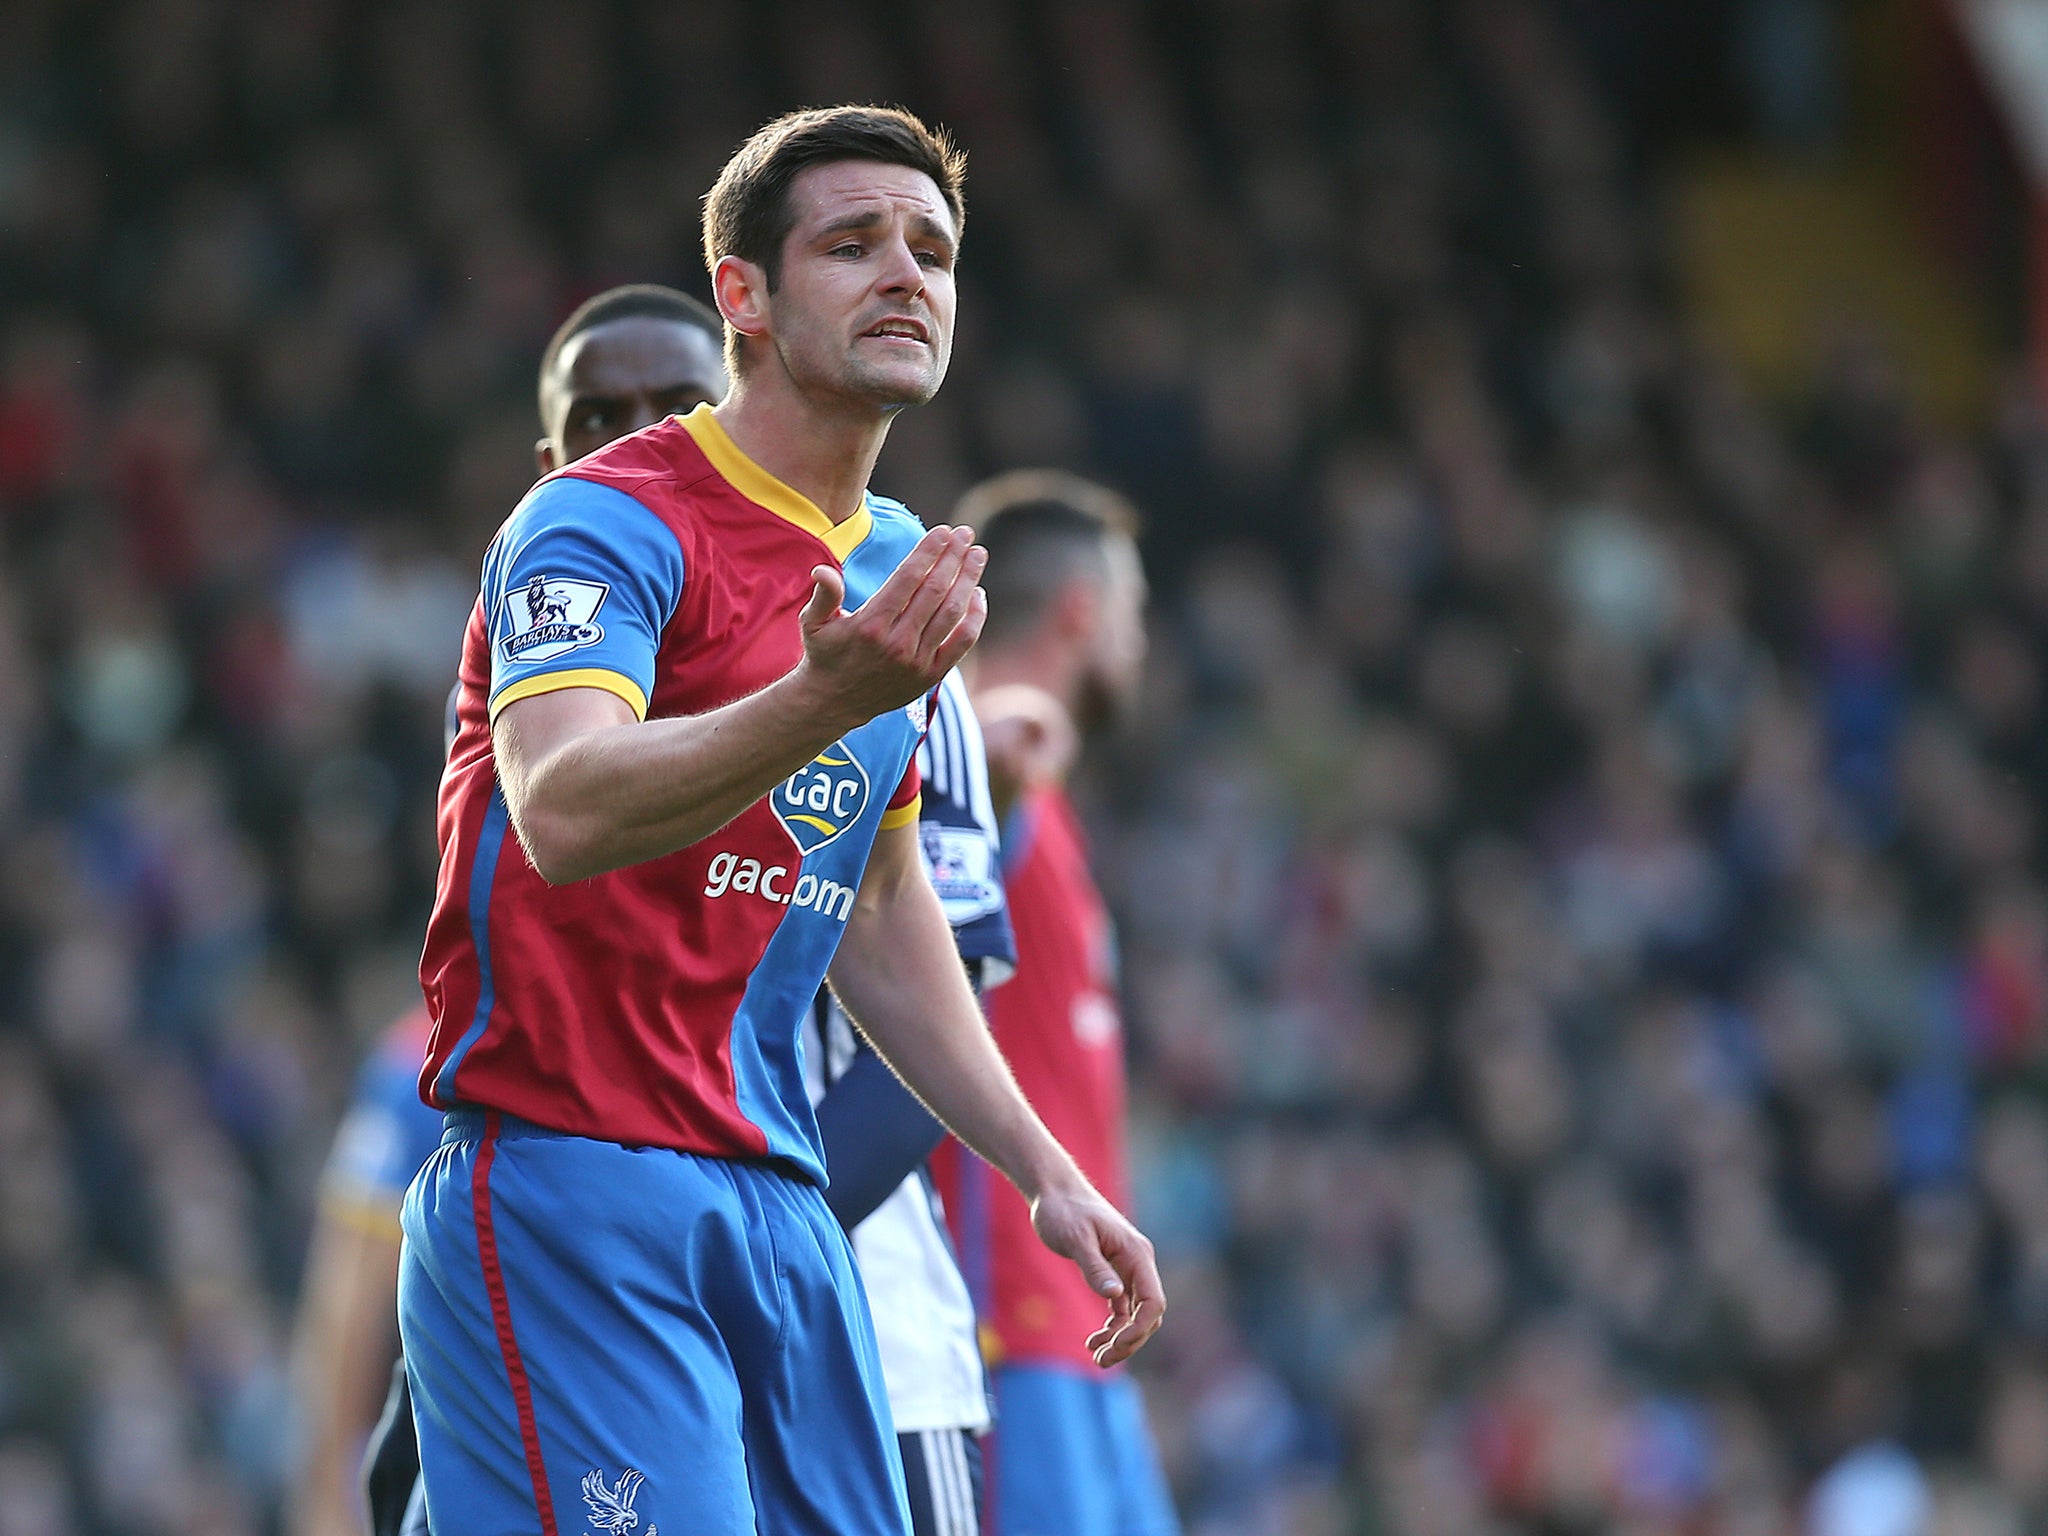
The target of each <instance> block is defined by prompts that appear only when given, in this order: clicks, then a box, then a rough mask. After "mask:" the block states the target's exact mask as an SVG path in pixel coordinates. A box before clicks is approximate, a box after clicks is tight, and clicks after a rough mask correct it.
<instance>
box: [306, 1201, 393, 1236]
mask: <svg viewBox="0 0 2048 1536" xmlns="http://www.w3.org/2000/svg"><path fill="white" fill-rule="evenodd" d="M320 1214H321V1215H322V1216H324V1217H326V1218H327V1219H328V1220H329V1221H331V1222H333V1223H334V1224H335V1225H336V1226H342V1227H348V1228H350V1229H351V1230H353V1231H357V1232H367V1233H368V1234H369V1235H370V1236H372V1237H387V1238H389V1239H390V1240H391V1241H392V1242H394V1243H396V1242H399V1241H400V1240H402V1239H403V1238H404V1236H405V1231H404V1228H403V1227H401V1226H400V1225H399V1221H398V1207H397V1206H395V1205H381V1204H379V1203H377V1202H375V1201H372V1200H366V1199H363V1198H361V1197H359V1196H351V1195H343V1194H334V1193H330V1194H327V1195H324V1196H322V1197H321V1200H320Z"/></svg>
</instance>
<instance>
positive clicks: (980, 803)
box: [804, 672, 1017, 1536]
mask: <svg viewBox="0 0 2048 1536" xmlns="http://www.w3.org/2000/svg"><path fill="white" fill-rule="evenodd" d="M918 769H919V772H920V773H921V775H922V776H923V780H924V799H923V802H922V805H921V807H920V810H919V821H918V826H919V832H920V840H921V842H922V844H923V848H924V856H925V863H926V865H927V867H928V868H929V869H930V871H931V875H932V884H933V885H934V887H936V889H937V890H938V893H939V899H940V901H941V902H942V903H943V904H944V906H945V909H946V916H947V918H948V920H949V921H950V922H951V923H952V925H953V936H954V938H955V940H956V941H957V942H958V944H959V946H960V956H961V959H962V960H964V961H965V962H966V965H967V969H968V974H969V975H970V977H972V978H973V980H974V983H975V987H976V989H977V990H980V989H982V988H986V987H992V986H995V985H997V984H998V983H1000V982H1001V981H1002V980H1003V979H1004V978H1006V977H1007V976H1008V975H1009V974H1010V972H1011V971H1012V970H1013V969H1014V968H1015V965H1016V958H1017V952H1016V944H1015V941H1014V940H1013V939H1012V937H1011V934H1010V919H1009V912H1008V908H1007V907H1006V905H1005V903H1004V900H1003V884H1002V873H1001V863H1000V860H999V858H998V856H997V855H998V846H997V832H996V818H995V808H994V806H993V805H992V804H991V803H990V799H989V789H988V761H987V758H986V756H985V754H984V752H983V749H982V740H981V726H980V725H979V724H978V723H977V721H976V720H975V717H974V709H973V706H972V705H971V704H970V703H969V702H968V698H967V689H966V686H965V685H964V684H963V683H962V682H961V680H960V674H959V673H958V672H954V673H950V674H948V675H947V677H946V679H945V681H944V682H942V683H941V684H940V686H939V688H938V691H937V694H936V698H935V701H934V706H933V709H932V716H931V727H930V731H929V734H928V735H927V736H926V738H925V742H924V745H923V746H922V747H920V748H919V749H918ZM804 1069H805V1071H806V1073H807V1074H808V1076H809V1079H810V1092H811V1101H812V1103H813V1104H815V1105H816V1106H817V1110H818V1129H819V1131H820V1132H821V1133H822V1135H823V1137H824V1142H825V1157H826V1166H827V1169H828V1171H829V1172H830V1175H831V1179H832V1184H831V1188H830V1190H829V1191H828V1192H827V1195H826V1200H827V1203H829V1204H830V1205H831V1207H832V1210H833V1212H834V1214H835V1215H837V1216H838V1217H839V1219H840V1221H841V1222H842V1223H843V1224H844V1225H845V1226H846V1227H847V1229H848V1230H849V1231H850V1232H851V1233H852V1234H853V1248H854V1253H855V1256H856V1257H857V1258H858V1259H859V1261H860V1270H861V1278H862V1281H863V1282H864V1283H865V1285H866V1286H867V1292H868V1307H869V1310H870V1311H871V1312H872V1313H873V1315H874V1321H875V1339H876V1343H877V1344H878V1345H879V1347H880V1351H881V1357H882V1375H883V1379H884V1381H885V1383H886V1384H887V1387H888V1392H889V1408H890V1412H891V1413H892V1415H893V1416H894V1418H895V1420H896V1434H897V1442H898V1444H899V1445H900V1446H901V1448H902V1451H903V1473H904V1483H905V1485H906V1487H907V1488H908V1490H909V1493H910V1510H911V1517H912V1521H911V1523H912V1530H913V1532H914V1536H979V1533H980V1530H981V1524H980V1514H979V1511H980V1508H981V1444H980V1435H981V1432H982V1431H983V1430H985V1429H986V1428H987V1427H988V1423H989V1410H988V1386H987V1380H986V1377H985V1376H984V1374H983V1371H982V1364H981V1349H980V1345H979V1342H978V1339H977V1335H976V1330H975V1320H974V1304H973V1302H972V1301H971V1300H970V1299H969V1297H968V1294H967V1283H966V1281H965V1280H964V1279H963V1278H962V1277H961V1274H960V1267H959V1265H958V1263H957V1262H955V1260H954V1257H953V1248H952V1243H951V1241H950V1240H949V1239H948V1238H947V1236H946V1224H945V1219H944V1217H943V1215H942V1213H941V1212H940V1211H939V1209H938V1197H937V1195H936V1194H934V1193H933V1191H932V1187H931V1181H930V1180H929V1178H928V1177H927V1176H926V1174H925V1170H924V1160H925V1158H926V1157H928V1156H929V1155H930V1154H931V1152H932V1150H933V1148H935V1147H936V1146H937V1145H938V1144H939V1140H940V1138H941V1136H942V1135H943V1134H944V1133H943V1132H942V1131H941V1130H940V1128H939V1124H938V1122H937V1121H936V1120H934V1119H932V1117H931V1116H930V1115H929V1114H928V1113H927V1112H926V1111H925V1109H924V1107H923V1106H922V1105H921V1104H919V1103H918V1102H917V1100H916V1099H915V1098H913V1097H912V1096H911V1094H910V1091H909V1090H908V1089H907V1088H905V1087H904V1086H903V1085H902V1083H900V1082H899V1081H897V1079H896V1077H895V1074H893V1073H892V1072H890V1070H889V1068H888V1067H887V1066H886V1065H885V1064H884V1063H883V1061H882V1059H881V1058H880V1057H879V1056H877V1055H876V1054H875V1052H874V1050H873V1048H872V1047H870V1046H869V1045H868V1044H867V1042H866V1041H865V1040H863V1039H862V1038H861V1035H860V1032H859V1031H858V1030H856V1029H855V1028H854V1027H853V1025H852V1024H851V1022H850V1021H849V1020H848V1019H847V1017H846V1014H845V1011H844V1010H843V1009H841V1008H840V1007H839V1006H838V1004H837V1003H836V1002H835V1001H834V1000H833V999H832V997H831V994H830V993H828V992H820V993H819V994H818V1001H817V1003H816V1004H815V1005H814V1006H813V1007H812V1010H811V1016H810V1018H809V1019H808V1020H807V1021H806V1023H805V1028H804ZM828 1089H829V1090H830V1092H829V1094H828V1092H827V1090H828Z"/></svg>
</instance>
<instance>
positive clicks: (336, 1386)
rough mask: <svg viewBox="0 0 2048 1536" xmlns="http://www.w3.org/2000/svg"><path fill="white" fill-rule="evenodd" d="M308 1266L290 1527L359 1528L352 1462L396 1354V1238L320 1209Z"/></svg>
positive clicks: (338, 1532)
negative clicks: (297, 1457)
mask: <svg viewBox="0 0 2048 1536" xmlns="http://www.w3.org/2000/svg"><path fill="white" fill-rule="evenodd" d="M306 1275H307V1280H306V1287H307V1289H306V1294H305V1296H304V1297H303V1298H302V1300H301V1302H300V1315H299V1321H298V1330H297V1335H296V1337H295V1339H294V1341H293V1350H292V1354H293V1377H294V1388H295V1392H296V1396H297V1399H298V1411H299V1418H300V1426H301V1431H300V1432H301V1435H302V1437H303V1438H302V1441H301V1453H300V1456H301V1459H300V1462H299V1465H298V1469H297V1475H296V1476H295V1478H294V1479H293V1488H292V1499H291V1505H292V1510H291V1519H290V1521H289V1522H288V1527H289V1529H290V1530H291V1531H292V1532H293V1536H342V1533H344V1532H354V1531H356V1530H358V1529H359V1528H360V1523H361V1516H360V1515H359V1514H358V1513H357V1508H358V1504H359V1499H358V1497H357V1495H356V1493H355V1487H356V1469H357V1462H358V1460H359V1458H360V1457H361V1455H362V1449H363V1438H364V1436H365V1435H366V1434H368V1433H369V1430H370V1426H371V1425H372V1424H374V1423H375V1422H376V1420H377V1414H378V1411H379V1410H380V1408H381V1407H382V1405H383V1401H384V1388H385V1383H386V1381H387V1380H388V1378H389V1375H390V1371H391V1362H392V1360H393V1359H395V1358H396V1357H397V1354H398V1243H397V1241H396V1239H395V1238H386V1237H382V1236H379V1235H375V1234H372V1233H369V1232H365V1231H362V1230H359V1229H358V1228H356V1227H354V1226H350V1225H345V1224H343V1223H341V1222H338V1221H336V1220H334V1219H333V1218H331V1217H329V1216H327V1215H325V1214H324V1213H323V1215H322V1216H321V1218H320V1220H319V1221H318V1222H316V1223H315V1226H314V1238H313V1245H312V1249H311V1252H310V1254H309V1256H308V1259H307V1264H306Z"/></svg>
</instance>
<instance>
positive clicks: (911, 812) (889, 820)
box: [882, 794, 924, 832]
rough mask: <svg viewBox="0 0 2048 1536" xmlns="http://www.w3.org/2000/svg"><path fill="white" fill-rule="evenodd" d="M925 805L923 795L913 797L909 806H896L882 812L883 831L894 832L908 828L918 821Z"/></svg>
mask: <svg viewBox="0 0 2048 1536" xmlns="http://www.w3.org/2000/svg"><path fill="white" fill-rule="evenodd" d="M923 805H924V796H923V795H922V794H916V795H912V796H911V797H910V803H909V804H908V805H899V806H895V807H893V808H892V809H890V810H886V811H884V812H882V830H883V831H884V832H894V831H895V830H896V829H897V828H898V827H907V826H909V825H910V824H911V823H912V822H913V821H915V820H917V813H918V811H919V810H920V809H921V808H922V807H923Z"/></svg>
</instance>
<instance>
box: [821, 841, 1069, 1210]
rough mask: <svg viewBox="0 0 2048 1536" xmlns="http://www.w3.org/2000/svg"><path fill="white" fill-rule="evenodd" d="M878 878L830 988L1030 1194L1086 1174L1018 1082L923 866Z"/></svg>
mask: <svg viewBox="0 0 2048 1536" xmlns="http://www.w3.org/2000/svg"><path fill="white" fill-rule="evenodd" d="M872 873H873V872H872V871H871V879H870V882H869V883H868V884H867V885H864V886H863V887H862V893H861V899H860V900H859V901H857V902H856V903H855V905H854V910H853V915H852V918H851V920H850V921H849V922H848V924H847V932H846V937H845V938H844V939H843V940H842V941H841V943H840V946H839V953H838V955H837V957H836V958H835V959H834V961H833V964H832V988H833V990H834V991H835V992H836V993H837V994H838V995H839V999H840V1001H841V1002H842V1003H844V1004H845V1006H846V1010H847V1012H848V1013H849V1014H851V1015H852V1016H853V1018H854V1020H855V1021H856V1022H857V1023H858V1024H859V1025H860V1026H861V1029H862V1031H863V1032H864V1033H865V1034H866V1035H867V1037H868V1039H869V1040H870V1041H871V1042H873V1044H874V1047H875V1049H876V1050H877V1051H878V1052H879V1053H880V1054H881V1055H882V1057H883V1058H884V1059H885V1060H887V1061H888V1062H889V1064H890V1065H891V1066H893V1067H894V1068H895V1069H896V1071H897V1073H898V1074H899V1075H900V1076H901V1077H902V1078H903V1080H904V1082H905V1083H907V1084H908V1085H909V1087H910V1089H911V1090H912V1091H913V1092H914V1093H915V1094H916V1095H917V1096H918V1098H919V1099H921V1100H922V1101H923V1102H924V1103H925V1105H926V1106H928V1107H929V1108H930V1110H931V1111H932V1113H933V1114H934V1115H936V1116H937V1117H938V1118H939V1120H940V1121H941V1122H943V1123H944V1124H945V1126H946V1127H947V1128H948V1129H949V1130H951V1131H952V1132H953V1134H954V1135H956V1136H958V1137H959V1138H960V1140H961V1141H963V1142H965V1143H966V1144H967V1145H968V1146H969V1147H971V1148H972V1149H973V1150H974V1151H975V1152H977V1153H979V1154H980V1155H981V1156H982V1157H983V1158H985V1159H986V1160H987V1161H988V1162H989V1163H991V1164H993V1165H994V1166H995V1167H996V1168H997V1169H998V1170H999V1171H1000V1172H1001V1173H1002V1174H1003V1175H1004V1176H1005V1177H1006V1178H1008V1179H1009V1180H1010V1182H1011V1183H1013V1184H1015V1185H1016V1186H1017V1188H1018V1189H1019V1190H1020V1191H1021V1192H1022V1193H1023V1195H1024V1197H1025V1198H1026V1199H1027V1200H1030V1199H1035V1198H1036V1197H1037V1196H1038V1195H1039V1194H1040V1193H1041V1192H1042V1191H1043V1190H1045V1189H1046V1188H1047V1187H1048V1186H1050V1185H1053V1184H1063V1185H1070V1184H1077V1183H1085V1182H1086V1181H1085V1180H1084V1179H1083V1178H1082V1175H1081V1173H1080V1170H1079V1169H1078V1168H1076V1167H1075V1165H1074V1162H1073V1159H1071V1158H1070V1157H1068V1156H1067V1154H1066V1152H1065V1151H1064V1150H1063V1149H1062V1148H1061V1147H1060V1145H1059V1143H1058V1142H1056V1141H1055V1140H1054V1139H1053V1137H1052V1135H1051V1133H1050V1132H1048V1131H1047V1130H1046V1128H1045V1125H1044V1123H1043V1122H1042V1121H1040V1120H1039V1118H1038V1115H1037V1113H1036V1112H1035V1111H1034V1110H1033V1109H1032V1108H1031V1106H1030V1104H1029V1103H1027V1102H1026V1100H1025V1098H1024V1095H1023V1094H1022V1093H1021V1092H1020V1091H1019V1090H1018V1088H1017V1083H1016V1080H1015V1078H1013V1077H1012V1076H1011V1075H1010V1069H1009V1066H1008V1064H1007V1063H1005V1062H1004V1060H1003V1058H1002V1055H1001V1053H1000V1052H999V1051H997V1049H996V1046H995V1041H994V1040H993V1039H992V1038H991V1037H990V1035H989V1032H988V1028H987V1026H986V1024H985V1023H984V1022H983V1021H982V1017H981V1010H980V1007H979V1005H978V1004H977V1003H976V1002H975V1000H974V993H973V990H972V989H971V988H970V987H969V986H968V984H967V976H966V973H965V972H964V971H963V969H962V968H961V965H960V957H959V955H958V953H957V952H956V951H955V949H954V947H953V938H952V931H951V930H950V929H949V928H948V927H947V926H946V919H945V915H944V913H943V912H942V911H941V910H940V907H939V901H938V897H937V896H935V895H934V894H933V893H932V889H931V886H930V884H929V882H928V881H927V880H926V879H925V878H924V874H923V871H922V869H919V868H915V867H913V868H912V869H911V870H910V871H909V872H908V873H907V874H903V873H900V872H898V873H895V874H893V875H892V877H891V878H888V879H886V880H882V881H875V880H874V879H872Z"/></svg>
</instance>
